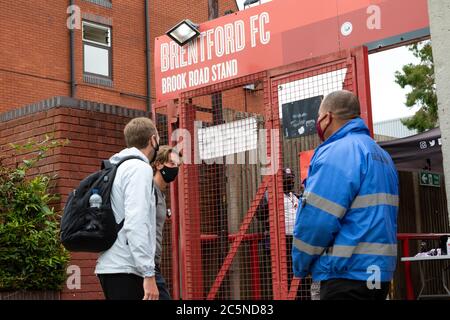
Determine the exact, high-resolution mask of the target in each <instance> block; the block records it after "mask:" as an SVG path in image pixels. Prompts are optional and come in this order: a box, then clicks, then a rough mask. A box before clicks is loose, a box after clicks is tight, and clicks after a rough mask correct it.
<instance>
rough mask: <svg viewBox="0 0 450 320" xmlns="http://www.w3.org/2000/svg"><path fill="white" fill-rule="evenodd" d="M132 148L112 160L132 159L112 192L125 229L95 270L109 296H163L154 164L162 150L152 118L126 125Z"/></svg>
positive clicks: (119, 173)
mask: <svg viewBox="0 0 450 320" xmlns="http://www.w3.org/2000/svg"><path fill="white" fill-rule="evenodd" d="M124 136H125V142H126V144H127V148H126V149H124V150H122V151H121V152H119V153H117V154H115V155H114V156H112V157H111V158H110V162H111V163H112V164H117V163H119V162H120V161H121V160H123V159H125V158H129V157H135V158H136V159H130V160H127V161H125V162H123V163H122V164H121V165H120V166H119V167H118V169H117V173H116V176H115V178H114V183H113V186H112V190H111V205H112V209H113V212H114V216H115V218H116V222H117V223H120V222H121V221H123V227H122V229H121V230H120V231H119V233H118V235H117V240H116V242H115V243H114V244H113V246H112V247H111V248H110V249H108V250H107V251H105V252H103V253H102V254H101V255H100V256H99V258H98V260H97V266H96V268H95V273H96V274H97V276H98V277H99V279H100V283H101V285H102V289H103V293H104V295H105V298H106V299H108V300H142V299H143V300H158V298H159V292H158V287H157V285H156V277H155V249H156V205H155V197H154V193H153V179H152V177H153V170H152V167H151V166H150V163H151V162H153V160H155V158H156V155H157V152H158V149H159V135H158V131H157V130H156V127H155V125H154V123H153V122H152V120H150V119H148V118H135V119H132V120H131V121H130V122H129V123H128V124H127V125H126V126H125V129H124Z"/></svg>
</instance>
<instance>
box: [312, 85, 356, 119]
mask: <svg viewBox="0 0 450 320" xmlns="http://www.w3.org/2000/svg"><path fill="white" fill-rule="evenodd" d="M320 110H321V111H322V112H331V113H333V114H334V115H336V117H338V118H339V119H342V120H349V119H354V118H357V117H360V116H361V106H360V104H359V100H358V97H357V96H355V95H354V94H353V93H352V92H350V91H347V90H340V91H335V92H332V93H330V94H329V95H327V96H326V97H325V99H324V100H323V101H322V105H321V106H320Z"/></svg>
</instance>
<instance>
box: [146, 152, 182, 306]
mask: <svg viewBox="0 0 450 320" xmlns="http://www.w3.org/2000/svg"><path fill="white" fill-rule="evenodd" d="M181 159H182V158H181V155H180V153H179V152H178V151H176V150H175V149H174V148H172V147H170V146H161V147H160V148H159V151H158V154H157V155H156V158H155V161H154V162H153V164H152V167H153V172H154V173H155V175H154V177H153V182H154V187H155V189H154V192H155V199H156V251H155V275H156V284H157V286H158V290H159V299H160V300H170V299H171V296H170V293H169V290H168V288H167V285H166V282H165V280H164V278H163V276H162V275H161V268H160V265H161V254H162V242H163V230H164V223H165V221H166V217H169V216H170V214H169V212H170V211H168V210H167V205H166V196H165V194H164V192H165V191H166V189H167V186H168V185H169V183H171V182H173V181H174V180H175V179H176V177H177V175H178V169H179V167H180V165H181Z"/></svg>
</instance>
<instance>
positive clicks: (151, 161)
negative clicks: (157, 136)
mask: <svg viewBox="0 0 450 320" xmlns="http://www.w3.org/2000/svg"><path fill="white" fill-rule="evenodd" d="M153 148H154V149H155V153H154V154H153V158H152V160H150V163H153V162H155V159H156V156H157V155H158V151H159V143H158V142H157V143H156V147H153Z"/></svg>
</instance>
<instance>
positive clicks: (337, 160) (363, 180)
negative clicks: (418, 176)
mask: <svg viewBox="0 0 450 320" xmlns="http://www.w3.org/2000/svg"><path fill="white" fill-rule="evenodd" d="M360 115H361V111H360V103H359V101H358V98H357V97H356V96H355V95H354V94H353V93H351V92H349V91H345V90H342V91H337V92H333V93H331V94H329V95H328V96H327V97H326V98H325V99H324V100H323V101H322V104H321V106H320V109H319V116H318V122H317V132H318V134H319V137H320V138H321V140H322V141H324V142H323V143H322V145H320V146H319V147H318V148H317V149H316V151H315V153H314V156H313V158H312V160H311V164H310V167H309V173H308V178H307V180H306V185H305V194H304V196H303V198H302V201H301V204H300V205H299V208H298V211H297V217H296V221H295V226H294V243H293V249H292V258H293V269H294V275H295V276H296V277H300V278H304V277H306V276H308V275H309V274H312V277H313V280H314V281H321V286H320V299H321V300H327V299H333V300H353V299H363V300H365V299H367V300H378V299H386V297H387V294H388V291H389V285H390V281H391V280H392V278H393V275H394V271H395V269H396V263H397V214H398V201H399V199H398V188H399V187H398V185H399V182H398V175H397V170H396V168H395V166H394V164H393V161H392V159H391V157H390V156H389V154H387V153H386V152H385V151H384V150H383V149H381V148H380V147H379V146H378V145H377V144H376V142H375V141H374V140H373V139H372V138H371V137H370V132H369V129H368V128H367V126H366V125H365V123H364V121H363V120H362V119H361V117H360Z"/></svg>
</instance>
